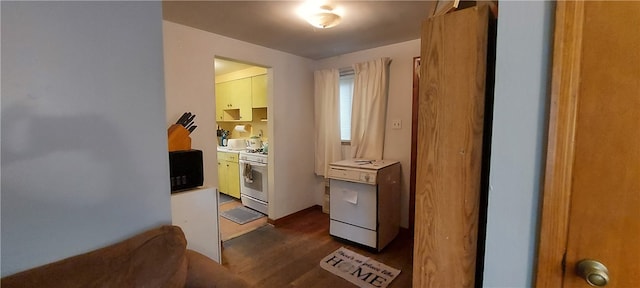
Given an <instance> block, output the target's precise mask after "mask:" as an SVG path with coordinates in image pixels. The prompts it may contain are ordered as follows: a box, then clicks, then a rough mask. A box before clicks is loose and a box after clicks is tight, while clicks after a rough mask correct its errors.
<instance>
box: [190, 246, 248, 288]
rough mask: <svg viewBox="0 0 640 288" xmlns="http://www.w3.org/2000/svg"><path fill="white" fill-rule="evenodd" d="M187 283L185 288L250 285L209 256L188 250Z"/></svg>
mask: <svg viewBox="0 0 640 288" xmlns="http://www.w3.org/2000/svg"><path fill="white" fill-rule="evenodd" d="M186 254H187V261H188V262H189V263H188V268H187V281H186V283H185V287H193V288H204V287H206V288H214V287H218V288H244V287H251V285H249V283H247V282H246V281H244V280H243V279H242V278H240V277H238V276H236V275H234V274H233V272H231V271H229V269H227V268H225V267H224V266H222V265H220V264H218V263H216V262H215V261H213V260H211V259H210V258H208V257H207V256H204V255H202V254H200V253H198V252H195V251H193V250H188V249H187V253H186Z"/></svg>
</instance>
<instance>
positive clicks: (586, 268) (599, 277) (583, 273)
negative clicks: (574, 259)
mask: <svg viewBox="0 0 640 288" xmlns="http://www.w3.org/2000/svg"><path fill="white" fill-rule="evenodd" d="M576 272H577V273H578V275H580V277H582V278H584V280H585V281H587V283H589V285H591V286H597V287H604V286H605V285H607V283H609V270H607V267H605V266H604V264H602V263H600V262H598V261H596V260H592V259H582V260H580V261H578V264H576Z"/></svg>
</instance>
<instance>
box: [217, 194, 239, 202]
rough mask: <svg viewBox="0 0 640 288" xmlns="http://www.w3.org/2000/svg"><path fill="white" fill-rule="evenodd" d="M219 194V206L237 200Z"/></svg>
mask: <svg viewBox="0 0 640 288" xmlns="http://www.w3.org/2000/svg"><path fill="white" fill-rule="evenodd" d="M218 194H220V203H219V204H218V205H222V204H224V203H227V202H231V201H233V200H235V199H236V198H233V197H231V196H229V195H227V194H222V193H218Z"/></svg>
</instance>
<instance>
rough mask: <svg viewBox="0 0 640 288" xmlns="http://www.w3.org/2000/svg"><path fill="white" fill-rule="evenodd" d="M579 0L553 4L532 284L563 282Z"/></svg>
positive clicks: (579, 30)
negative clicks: (544, 147)
mask: <svg viewBox="0 0 640 288" xmlns="http://www.w3.org/2000/svg"><path fill="white" fill-rule="evenodd" d="M583 24H584V1H558V2H557V3H556V16H555V31H554V44H553V45H554V47H553V66H552V76H551V102H550V103H551V104H550V107H549V130H548V143H547V158H546V167H545V176H544V177H545V180H544V190H543V192H542V198H541V203H542V206H541V216H540V231H539V234H538V235H539V236H538V237H539V239H538V257H537V266H536V271H535V277H534V281H535V287H538V288H540V287H562V282H563V279H564V267H563V266H564V261H563V260H564V257H565V253H566V246H567V239H568V229H569V208H570V204H571V188H572V181H571V178H572V174H573V171H572V169H573V159H574V147H573V141H574V138H575V130H576V114H577V105H578V101H579V98H580V94H579V84H580V79H579V76H580V61H581V52H582V30H583Z"/></svg>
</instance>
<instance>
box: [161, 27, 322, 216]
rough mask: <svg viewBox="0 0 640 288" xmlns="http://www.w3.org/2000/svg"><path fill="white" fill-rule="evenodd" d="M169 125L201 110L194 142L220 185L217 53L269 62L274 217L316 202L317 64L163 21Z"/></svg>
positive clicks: (211, 179) (210, 181)
mask: <svg viewBox="0 0 640 288" xmlns="http://www.w3.org/2000/svg"><path fill="white" fill-rule="evenodd" d="M164 48H165V83H166V95H167V115H166V122H167V125H168V124H171V123H174V122H175V121H176V119H177V118H178V117H179V116H180V115H181V114H182V113H183V112H185V111H191V112H192V113H195V114H196V115H198V116H197V117H196V124H197V125H198V129H197V130H196V132H194V134H192V136H191V138H192V147H193V148H194V149H200V150H202V151H203V153H204V158H205V159H204V162H205V163H204V170H205V185H209V186H214V187H215V186H217V183H218V179H217V155H216V136H215V135H214V134H215V129H216V123H215V96H214V66H213V60H214V57H216V56H220V57H224V58H231V59H234V60H240V61H243V62H249V63H252V64H257V65H259V66H265V67H270V71H269V73H270V75H271V77H272V78H271V81H272V82H271V85H270V86H271V89H272V90H271V92H272V94H271V96H272V97H269V99H268V101H269V111H268V118H269V122H268V129H269V133H270V134H271V135H270V137H269V159H268V161H269V163H270V165H269V172H268V173H269V180H270V181H269V182H270V183H269V199H270V200H269V218H271V219H279V218H281V217H283V216H286V215H289V214H291V213H294V212H297V211H299V210H302V209H305V208H307V207H310V206H313V205H314V204H316V203H317V199H316V198H317V197H316V195H315V193H314V189H313V187H315V186H316V179H315V176H314V174H313V167H314V164H313V161H314V158H313V72H312V63H313V61H311V60H309V59H306V58H302V57H299V56H295V55H292V54H288V53H284V52H280V51H277V50H273V49H269V48H265V47H261V46H258V45H254V44H250V43H246V42H242V41H238V40H235V39H231V38H227V37H224V36H220V35H217V34H213V33H209V32H205V31H202V30H198V29H195V28H191V27H187V26H184V25H180V24H176V23H173V22H169V21H164Z"/></svg>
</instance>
